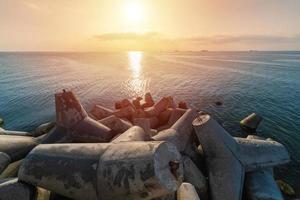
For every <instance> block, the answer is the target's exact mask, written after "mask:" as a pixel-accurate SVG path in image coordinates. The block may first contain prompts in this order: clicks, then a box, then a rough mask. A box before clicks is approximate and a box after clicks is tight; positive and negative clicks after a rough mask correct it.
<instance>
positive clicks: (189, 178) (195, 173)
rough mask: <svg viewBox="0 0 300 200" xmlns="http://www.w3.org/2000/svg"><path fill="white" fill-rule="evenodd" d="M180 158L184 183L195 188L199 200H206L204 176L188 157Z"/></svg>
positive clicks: (206, 192)
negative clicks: (181, 159)
mask: <svg viewBox="0 0 300 200" xmlns="http://www.w3.org/2000/svg"><path fill="white" fill-rule="evenodd" d="M182 158H183V172H184V173H183V174H184V182H187V183H191V184H192V185H193V186H194V187H195V189H196V191H197V193H198V195H199V196H200V199H202V200H204V199H208V191H207V181H206V178H205V176H204V175H203V174H202V172H201V171H200V170H199V169H198V168H197V166H196V165H195V164H194V163H193V161H192V160H191V159H190V158H189V157H187V156H183V157H182Z"/></svg>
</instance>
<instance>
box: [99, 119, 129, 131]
mask: <svg viewBox="0 0 300 200" xmlns="http://www.w3.org/2000/svg"><path fill="white" fill-rule="evenodd" d="M98 122H100V123H101V124H103V125H104V126H106V127H108V128H110V129H111V130H112V132H113V134H114V135H116V134H119V133H123V132H125V131H127V130H128V129H129V128H130V127H132V124H131V123H130V122H129V121H125V120H122V119H120V118H118V117H116V116H115V115H111V116H109V117H106V118H104V119H101V120H99V121H98Z"/></svg>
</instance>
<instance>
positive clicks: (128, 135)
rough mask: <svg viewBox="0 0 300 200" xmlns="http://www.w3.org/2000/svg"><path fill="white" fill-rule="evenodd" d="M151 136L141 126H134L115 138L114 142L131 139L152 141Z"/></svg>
mask: <svg viewBox="0 0 300 200" xmlns="http://www.w3.org/2000/svg"><path fill="white" fill-rule="evenodd" d="M150 140H152V139H151V137H150V136H149V135H148V134H147V133H146V132H145V131H144V129H143V128H141V127H139V126H133V127H131V128H130V129H128V130H127V131H125V132H124V133H122V134H120V135H119V136H118V137H116V138H115V139H113V140H112V141H111V142H112V143H118V142H129V141H150Z"/></svg>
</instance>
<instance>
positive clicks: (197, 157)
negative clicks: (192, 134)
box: [182, 143, 207, 175]
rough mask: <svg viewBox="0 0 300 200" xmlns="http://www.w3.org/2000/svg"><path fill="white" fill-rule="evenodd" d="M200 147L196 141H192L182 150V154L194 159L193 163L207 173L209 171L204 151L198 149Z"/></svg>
mask: <svg viewBox="0 0 300 200" xmlns="http://www.w3.org/2000/svg"><path fill="white" fill-rule="evenodd" d="M199 146H200V147H201V145H199ZM199 146H198V147H199ZM198 147H197V146H196V144H195V143H191V144H190V145H187V146H186V148H185V149H184V151H183V152H182V155H186V156H188V157H189V158H190V159H191V160H192V161H193V163H194V164H195V165H196V166H197V167H198V168H199V169H200V171H201V172H202V173H203V174H205V175H206V174H207V173H206V165H205V160H204V154H203V151H201V150H199V149H198Z"/></svg>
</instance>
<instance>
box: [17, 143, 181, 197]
mask: <svg viewBox="0 0 300 200" xmlns="http://www.w3.org/2000/svg"><path fill="white" fill-rule="evenodd" d="M180 160H181V156H180V154H179V152H178V151H177V149H176V147H175V146H174V145H172V144H170V143H167V142H153V141H152V142H120V143H116V144H114V143H101V144H51V145H39V146H37V147H36V148H35V149H34V150H33V151H31V152H30V154H29V155H28V156H27V157H26V159H25V160H24V162H23V163H22V166H21V168H20V170H19V179H20V180H22V181H25V182H27V183H29V184H33V185H37V186H39V187H42V188H45V189H47V190H50V191H53V192H55V193H57V194H60V195H63V196H66V197H69V198H74V199H86V200H89V199H107V200H109V199H137V198H139V199H151V198H156V197H160V196H163V195H166V194H169V193H172V192H175V191H176V190H177V189H178V186H179V185H180V184H181V181H182V178H183V167H182V163H181V162H180ZM176 161H177V162H178V161H179V162H178V164H177V167H176V168H175V169H174V167H172V168H171V167H170V163H173V162H176Z"/></svg>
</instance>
